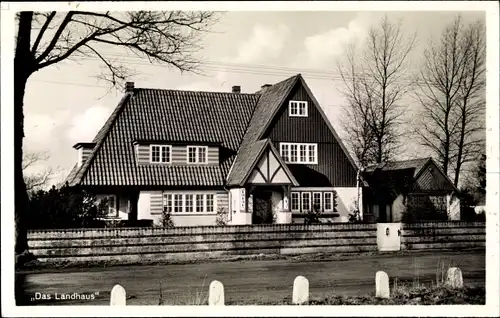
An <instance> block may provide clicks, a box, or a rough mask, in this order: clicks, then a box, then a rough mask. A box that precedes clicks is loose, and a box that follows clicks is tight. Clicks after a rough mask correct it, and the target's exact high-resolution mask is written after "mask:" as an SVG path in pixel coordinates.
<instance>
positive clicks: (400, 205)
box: [392, 194, 406, 222]
mask: <svg viewBox="0 0 500 318" xmlns="http://www.w3.org/2000/svg"><path fill="white" fill-rule="evenodd" d="M405 209H406V207H405V205H404V197H403V195H402V194H400V195H399V196H398V197H397V198H396V199H395V200H394V201H393V202H392V222H401V219H402V217H403V213H404V211H405Z"/></svg>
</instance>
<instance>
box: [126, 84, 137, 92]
mask: <svg viewBox="0 0 500 318" xmlns="http://www.w3.org/2000/svg"><path fill="white" fill-rule="evenodd" d="M134 87H135V85H134V82H127V83H126V84H125V93H132V92H133V91H134Z"/></svg>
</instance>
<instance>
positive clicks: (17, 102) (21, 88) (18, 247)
mask: <svg viewBox="0 0 500 318" xmlns="http://www.w3.org/2000/svg"><path fill="white" fill-rule="evenodd" d="M32 20H33V12H21V13H20V14H19V31H18V35H17V43H16V53H15V57H14V215H15V234H16V237H15V252H16V254H21V253H23V252H27V251H28V231H27V228H26V222H25V217H26V212H27V209H28V200H29V199H28V193H27V192H26V184H25V183H24V178H23V169H22V164H23V138H24V114H23V105H24V103H23V101H24V92H25V88H26V82H27V81H28V77H29V76H30V75H31V74H32V73H33V55H32V54H31V50H30V45H31V43H30V41H31V38H30V36H31V22H32Z"/></svg>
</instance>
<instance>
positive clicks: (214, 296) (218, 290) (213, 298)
mask: <svg viewBox="0 0 500 318" xmlns="http://www.w3.org/2000/svg"><path fill="white" fill-rule="evenodd" d="M208 305H209V306H224V285H222V283H221V282H219V281H217V280H214V281H213V282H211V283H210V287H209V290H208Z"/></svg>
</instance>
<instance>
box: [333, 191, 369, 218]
mask: <svg viewBox="0 0 500 318" xmlns="http://www.w3.org/2000/svg"><path fill="white" fill-rule="evenodd" d="M333 189H334V190H335V191H337V213H339V214H340V216H339V217H336V218H334V222H349V213H350V212H351V207H353V206H354V204H355V202H356V199H357V196H358V191H357V188H356V187H351V188H333ZM360 194H361V192H360ZM359 208H360V210H362V209H363V206H362V205H360V207H359ZM361 213H363V212H362V211H361Z"/></svg>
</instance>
